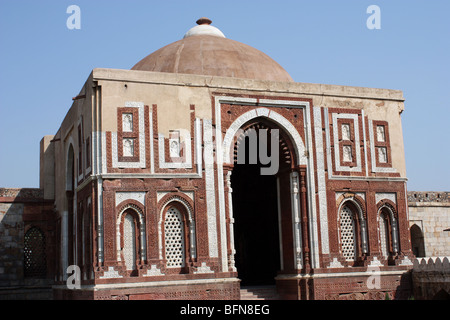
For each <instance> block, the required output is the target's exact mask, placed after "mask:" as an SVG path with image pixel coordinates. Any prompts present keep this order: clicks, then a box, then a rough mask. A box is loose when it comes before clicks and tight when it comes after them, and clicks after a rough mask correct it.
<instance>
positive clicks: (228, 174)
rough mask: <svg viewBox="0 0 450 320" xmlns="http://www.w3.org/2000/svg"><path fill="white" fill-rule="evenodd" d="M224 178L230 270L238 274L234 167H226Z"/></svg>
mask: <svg viewBox="0 0 450 320" xmlns="http://www.w3.org/2000/svg"><path fill="white" fill-rule="evenodd" d="M223 169H224V176H225V197H226V201H227V204H228V212H227V213H228V219H227V222H228V226H227V227H228V235H229V243H228V245H229V247H228V250H227V253H228V269H229V270H230V271H231V272H236V271H237V269H236V265H235V260H234V256H235V254H236V249H235V247H234V217H233V189H232V188H231V174H232V170H233V167H232V166H224V168H223Z"/></svg>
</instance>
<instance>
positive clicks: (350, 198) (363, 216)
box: [336, 192, 369, 262]
mask: <svg viewBox="0 0 450 320" xmlns="http://www.w3.org/2000/svg"><path fill="white" fill-rule="evenodd" d="M347 202H350V203H351V204H352V205H353V207H355V208H356V210H357V211H358V212H357V215H356V217H354V218H355V219H357V224H358V226H359V230H356V231H359V234H358V235H357V237H358V238H359V239H358V240H359V241H360V242H359V241H358V242H359V243H358V242H357V243H358V246H359V247H360V249H361V253H360V255H358V256H357V257H356V260H355V261H356V262H358V260H361V259H363V256H365V255H366V254H368V252H369V240H368V231H367V209H366V202H365V200H364V199H363V198H362V197H360V196H359V195H357V194H355V193H352V192H346V193H344V194H342V195H341V196H340V197H339V198H338V199H337V200H336V206H337V220H336V222H337V223H338V225H337V228H338V230H339V232H338V241H339V248H340V246H341V242H340V227H339V221H340V216H341V210H342V208H343V207H344V205H345V204H346V203H347ZM359 262H360V261H359Z"/></svg>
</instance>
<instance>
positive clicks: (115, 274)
mask: <svg viewBox="0 0 450 320" xmlns="http://www.w3.org/2000/svg"><path fill="white" fill-rule="evenodd" d="M115 278H123V277H122V276H121V275H120V274H119V272H117V271H116V270H114V267H108V271H105V272H104V273H103V276H101V277H100V279H115Z"/></svg>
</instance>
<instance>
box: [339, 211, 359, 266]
mask: <svg viewBox="0 0 450 320" xmlns="http://www.w3.org/2000/svg"><path fill="white" fill-rule="evenodd" d="M340 231H341V247H342V254H343V255H344V258H345V259H346V260H347V261H353V260H355V255H356V253H355V220H354V219H353V213H352V211H351V209H350V208H349V207H348V206H344V207H343V208H342V209H341V216H340Z"/></svg>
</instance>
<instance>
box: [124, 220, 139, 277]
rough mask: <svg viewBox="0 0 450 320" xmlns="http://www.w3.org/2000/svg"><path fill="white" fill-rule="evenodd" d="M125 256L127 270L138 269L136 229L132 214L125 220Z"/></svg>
mask: <svg viewBox="0 0 450 320" xmlns="http://www.w3.org/2000/svg"><path fill="white" fill-rule="evenodd" d="M123 258H124V260H125V266H126V267H127V270H136V229H135V227H134V218H133V216H132V215H131V214H127V215H126V216H125V219H124V221H123Z"/></svg>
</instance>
